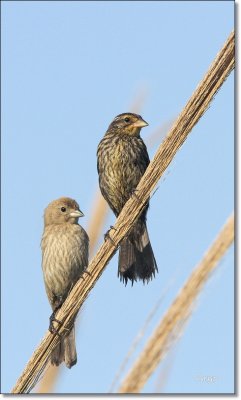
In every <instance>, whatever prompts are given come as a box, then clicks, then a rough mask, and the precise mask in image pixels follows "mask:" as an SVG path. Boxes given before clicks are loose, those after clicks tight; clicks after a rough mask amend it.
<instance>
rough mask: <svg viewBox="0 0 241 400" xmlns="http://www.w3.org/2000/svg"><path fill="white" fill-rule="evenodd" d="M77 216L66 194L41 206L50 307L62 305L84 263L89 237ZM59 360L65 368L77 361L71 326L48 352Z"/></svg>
mask: <svg viewBox="0 0 241 400" xmlns="http://www.w3.org/2000/svg"><path fill="white" fill-rule="evenodd" d="M81 216H83V213H82V212H81V211H80V210H79V206H78V204H77V203H76V201H75V200H72V199H70V198H67V197H62V198H60V199H58V200H54V201H53V202H51V203H50V204H49V205H48V207H47V208H46V209H45V213H44V232H43V236H42V241H41V248H42V269H43V275H44V283H45V288H46V293H47V296H48V299H49V302H50V304H51V307H52V309H53V311H55V310H56V309H58V308H59V307H60V306H61V305H62V303H63V302H64V301H65V299H66V297H67V295H68V293H69V292H70V290H71V289H72V287H73V286H74V284H75V283H76V282H77V280H78V279H79V278H80V276H81V274H82V273H83V271H84V270H85V268H86V267H87V265H88V248H89V238H88V235H87V233H86V232H85V230H84V229H83V228H82V227H81V226H80V225H79V224H78V219H79V218H80V217H81ZM62 361H65V364H66V366H67V367H68V368H71V367H72V366H73V365H74V364H76V362H77V354H76V349H75V338H74V327H73V328H72V330H71V331H70V333H69V335H68V336H66V337H65V338H63V339H62V340H61V342H60V344H59V345H58V346H57V347H56V348H55V349H54V351H53V353H52V355H51V362H52V364H53V365H56V366H58V365H59V364H60V363H61V362H62Z"/></svg>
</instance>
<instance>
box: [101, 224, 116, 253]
mask: <svg viewBox="0 0 241 400" xmlns="http://www.w3.org/2000/svg"><path fill="white" fill-rule="evenodd" d="M111 229H114V231H116V230H117V229H116V228H115V227H114V226H112V225H111V226H110V229H108V231H107V232H106V233H105V234H104V239H105V241H106V240H107V239H109V240H110V241H111V243H112V244H113V246H115V247H116V248H118V247H119V245H118V244H116V243H115V241H114V240H113V239H112V238H111V237H110V231H111Z"/></svg>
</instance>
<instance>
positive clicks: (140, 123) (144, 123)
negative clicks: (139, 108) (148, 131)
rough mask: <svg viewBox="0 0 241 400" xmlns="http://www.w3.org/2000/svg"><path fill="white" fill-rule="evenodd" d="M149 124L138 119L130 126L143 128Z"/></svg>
mask: <svg viewBox="0 0 241 400" xmlns="http://www.w3.org/2000/svg"><path fill="white" fill-rule="evenodd" d="M148 125H149V124H148V123H147V122H146V121H144V119H138V120H137V121H136V122H134V124H133V125H132V126H134V127H135V128H144V126H148Z"/></svg>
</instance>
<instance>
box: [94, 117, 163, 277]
mask: <svg viewBox="0 0 241 400" xmlns="http://www.w3.org/2000/svg"><path fill="white" fill-rule="evenodd" d="M147 125H148V123H147V122H146V121H144V120H143V119H142V117H141V116H140V115H137V114H132V113H124V114H120V115H117V117H115V119H114V120H113V122H112V123H111V124H110V126H109V128H108V130H107V132H106V134H105V136H104V138H103V139H102V140H101V142H100V143H99V146H98V150H97V169H98V173H99V185H100V190H101V193H102V195H103V197H104V198H105V200H106V201H107V202H108V204H109V206H110V208H111V209H112V210H113V212H114V213H115V215H116V216H118V215H119V214H120V212H121V210H122V208H123V207H124V205H125V203H126V202H127V200H128V199H129V198H130V197H131V195H132V194H133V192H134V191H135V188H136V186H137V185H138V183H139V181H140V179H141V177H142V175H143V174H144V172H145V170H146V168H147V166H148V164H149V162H150V160H149V156H148V153H147V149H146V146H145V143H144V142H143V140H142V139H141V137H140V131H141V128H143V127H144V126H147ZM137 196H138V193H137ZM148 206H149V204H147V205H146V207H145V209H144V210H143V212H142V213H141V215H140V217H139V218H138V220H137V222H136V223H135V225H134V227H133V229H132V230H131V231H130V233H129V235H128V237H126V238H124V239H123V240H122V242H121V246H120V252H119V266H118V275H119V276H120V279H121V280H122V281H123V282H125V284H126V283H127V281H128V279H129V280H131V281H132V284H133V282H134V281H136V280H137V279H141V280H143V282H148V281H149V280H150V279H152V277H153V276H155V272H156V271H157V265H156V260H155V257H154V254H153V251H152V247H151V243H150V240H149V236H148V232H147V227H146V213H147V209H148Z"/></svg>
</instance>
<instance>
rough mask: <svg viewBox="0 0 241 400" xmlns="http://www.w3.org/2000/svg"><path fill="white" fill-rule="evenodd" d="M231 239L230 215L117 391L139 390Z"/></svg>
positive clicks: (163, 352) (232, 221)
mask: <svg viewBox="0 0 241 400" xmlns="http://www.w3.org/2000/svg"><path fill="white" fill-rule="evenodd" d="M233 239H234V216H233V215H232V216H231V217H230V218H229V219H228V221H227V222H226V224H225V226H224V227H223V229H222V231H221V232H220V233H219V235H218V237H217V239H216V240H215V241H214V243H213V245H212V246H211V247H210V249H209V250H208V251H207V253H206V254H205V255H204V257H203V259H202V261H201V262H200V264H199V265H198V266H197V267H196V268H195V269H194V271H193V272H192V274H191V276H190V277H189V279H188V281H187V282H186V283H185V285H184V286H183V288H182V290H181V292H180V294H179V295H178V296H177V297H176V299H175V300H174V302H173V303H172V305H171V307H170V308H169V309H168V311H167V312H166V314H165V316H164V317H163V319H162V320H161V322H160V324H159V326H158V327H157V329H156V330H155V332H154V333H153V335H152V336H151V338H150V339H149V341H148V343H147V345H146V347H145V348H144V350H143V351H142V353H141V355H140V357H139V358H138V360H137V361H136V363H135V364H134V366H133V367H132V369H131V371H130V372H129V374H128V375H127V377H126V378H125V380H124V382H123V383H122V385H121V386H120V388H119V391H118V393H139V392H140V390H141V389H142V388H143V386H144V385H145V383H146V382H147V380H148V378H149V377H150V375H151V374H152V373H153V371H154V370H155V369H156V367H157V366H158V364H159V362H160V361H161V359H162V358H163V355H164V354H166V351H167V349H166V347H167V346H169V343H170V341H171V342H172V336H174V337H175V335H176V333H175V330H177V332H179V330H180V329H179V328H180V326H181V325H182V324H183V323H184V322H185V320H186V319H187V317H188V316H189V315H190V310H191V308H192V305H193V302H194V300H195V299H196V297H197V295H198V294H199V292H200V290H201V289H202V287H203V285H204V284H205V282H206V280H207V279H208V277H209V275H210V273H211V272H212V271H213V270H214V268H215V267H217V265H218V262H219V261H220V259H221V258H222V257H223V255H224V254H225V252H226V251H227V249H228V248H229V246H230V245H231V243H232V242H233ZM170 338H171V339H170Z"/></svg>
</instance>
